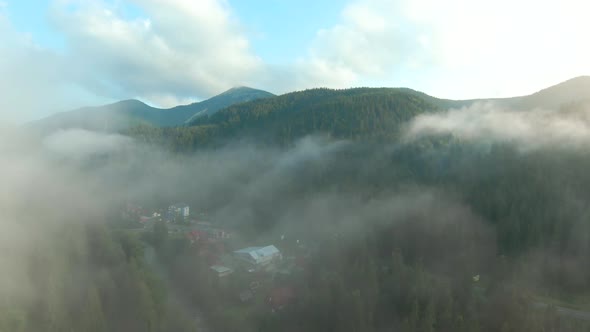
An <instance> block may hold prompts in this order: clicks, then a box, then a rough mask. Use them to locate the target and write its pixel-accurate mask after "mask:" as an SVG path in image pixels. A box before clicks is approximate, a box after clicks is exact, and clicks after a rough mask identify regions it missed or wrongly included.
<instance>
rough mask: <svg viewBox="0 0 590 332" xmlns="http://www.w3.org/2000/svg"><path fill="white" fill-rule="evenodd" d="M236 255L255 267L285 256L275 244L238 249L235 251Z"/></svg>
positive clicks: (238, 258)
mask: <svg viewBox="0 0 590 332" xmlns="http://www.w3.org/2000/svg"><path fill="white" fill-rule="evenodd" d="M234 257H235V258H236V259H237V260H239V261H241V262H244V263H247V264H249V265H252V266H254V267H261V266H266V265H269V264H271V263H272V262H275V261H277V260H281V259H282V258H283V256H282V255H281V252H280V251H279V249H277V247H275V246H273V245H270V246H266V247H248V248H244V249H240V250H236V251H234Z"/></svg>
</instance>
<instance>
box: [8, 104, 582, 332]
mask: <svg viewBox="0 0 590 332" xmlns="http://www.w3.org/2000/svg"><path fill="white" fill-rule="evenodd" d="M588 119H589V117H588V114H587V112H585V111H583V110H582V111H570V112H569V113H565V114H562V113H558V112H553V111H544V110H537V111H520V112H517V111H505V110H502V109H497V108H495V107H494V106H492V105H491V104H486V105H475V106H472V107H470V108H464V109H460V110H450V111H448V112H446V113H441V114H432V115H424V116H419V117H417V118H416V119H415V120H414V121H413V122H411V123H410V124H409V125H408V128H407V136H406V140H405V142H403V143H401V144H395V143H391V144H372V143H371V144H369V143H362V142H352V141H334V140H331V139H328V138H326V137H322V136H312V137H306V138H304V139H302V140H300V141H298V142H296V143H295V144H294V145H293V146H291V147H289V148H278V147H271V146H268V145H257V144H254V143H252V142H240V141H236V142H233V143H231V144H227V145H225V146H224V147H222V148H219V149H215V150H213V149H204V150H200V151H195V152H194V153H190V154H188V153H185V154H177V153H171V152H169V151H166V150H165V149H162V148H158V147H155V146H150V145H145V144H141V143H138V142H137V141H136V140H134V139H133V138H131V137H127V136H124V135H120V134H106V133H98V132H90V131H85V130H65V131H58V132H55V133H53V134H51V135H48V136H45V137H39V136H34V135H28V134H26V133H25V132H10V133H5V134H4V136H3V137H2V140H0V183H2V186H1V187H0V211H2V214H1V215H0V227H2V228H3V231H2V232H1V233H0V243H1V244H0V247H1V248H2V250H1V251H0V269H2V271H3V273H2V276H1V277H0V297H3V298H5V299H10V301H11V303H21V302H22V303H24V305H25V306H33V307H34V304H35V303H37V302H39V301H41V298H42V297H43V294H40V293H38V291H37V288H36V285H35V283H36V282H37V281H36V280H38V278H39V277H40V276H39V275H35V274H39V273H43V271H46V270H47V271H49V270H54V269H56V267H55V266H53V267H50V266H44V265H43V264H44V262H43V261H39V257H40V253H46V254H47V255H58V256H59V255H63V256H67V257H70V258H67V259H68V260H69V263H67V264H66V263H64V264H65V265H64V266H69V268H71V267H75V266H76V264H79V263H76V259H77V258H75V257H78V256H77V255H82V254H80V253H76V252H71V251H81V252H86V251H88V252H90V253H92V250H93V249H92V247H93V246H94V243H97V241H99V243H100V241H103V240H100V237H98V240H97V239H96V238H93V236H92V235H88V234H87V233H85V232H84V231H82V230H81V229H83V228H84V227H87V226H89V227H94V226H95V225H111V224H113V222H114V221H115V220H116V219H117V218H118V216H119V215H120V213H121V211H122V210H123V208H124V207H125V205H126V204H127V203H133V204H138V205H141V206H144V207H150V208H151V209H165V208H167V206H168V205H170V204H173V203H176V202H186V203H188V204H189V205H190V206H191V209H192V210H193V211H198V212H205V213H206V214H207V215H208V219H210V220H211V221H212V222H214V223H216V224H219V225H223V227H227V228H228V229H232V230H233V231H235V232H236V233H238V234H240V238H241V241H243V243H244V245H268V244H280V243H281V241H291V242H292V241H294V240H301V241H302V242H304V243H306V244H307V245H308V247H309V248H310V250H311V252H313V253H314V254H313V255H317V256H316V258H313V260H316V259H317V260H318V261H321V260H322V259H324V260H325V261H330V262H336V261H339V260H342V264H353V265H354V266H355V268H358V269H359V270H360V271H363V270H365V269H369V270H370V267H364V265H363V264H365V263H362V262H356V261H355V260H354V259H352V258H351V259H352V261H351V259H348V258H345V257H344V258H341V256H342V255H344V254H343V253H347V252H352V251H357V252H361V253H365V254H366V255H371V256H373V257H374V262H373V263H371V264H382V265H383V269H385V268H386V265H387V264H389V263H383V262H385V261H388V260H390V258H388V257H396V256H395V255H397V254H396V253H401V254H403V260H404V262H405V263H404V264H407V266H408V269H416V270H415V271H418V272H407V273H410V274H411V273H421V272H419V271H421V269H426V271H428V273H430V274H432V276H436V277H432V278H435V279H436V278H442V279H441V280H444V282H445V283H448V284H450V285H455V284H459V285H460V286H450V287H451V289H452V290H449V292H459V289H463V288H461V287H464V286H465V285H467V284H469V283H470V282H471V281H470V280H471V278H472V277H473V278H476V277H477V279H478V280H479V278H480V276H481V280H482V282H483V283H484V284H485V285H486V287H487V289H488V291H489V292H490V294H488V295H489V296H490V298H494V296H496V294H500V293H501V294H504V293H502V291H500V290H498V289H501V287H500V286H497V285H499V284H500V283H501V282H503V281H505V280H510V282H514V283H515V284H518V285H526V286H525V288H527V289H528V288H530V289H532V291H538V290H539V289H541V291H547V292H546V293H547V294H548V293H549V291H555V290H557V289H560V287H561V286H560V285H566V286H567V287H568V289H569V290H570V291H571V290H572V289H575V287H579V289H583V290H584V291H586V290H587V289H588V287H589V286H590V285H587V283H585V282H584V281H583V278H584V276H587V275H590V273H589V272H588V271H587V269H585V268H582V267H580V266H579V265H578V264H580V263H581V262H582V261H583V260H584V259H586V258H587V257H589V256H588V255H589V254H590V252H589V249H588V246H584V245H583V243H584V241H585V239H586V238H585V237H583V236H581V235H580V234H587V227H585V220H586V219H585V216H588V215H590V214H589V211H588V209H587V208H586V207H585V206H583V205H580V204H577V203H576V202H575V201H574V200H572V199H571V198H572V197H576V198H577V199H578V200H584V199H586V198H588V197H589V193H588V191H587V190H586V189H585V188H584V185H583V184H584V183H587V182H588V181H587V180H586V178H583V179H577V180H575V177H576V176H577V175H579V174H582V173H583V172H582V169H583V165H586V164H587V162H588V158H585V157H584V155H577V154H576V153H575V152H571V148H572V147H576V148H580V147H584V146H585V145H586V144H588V143H589V142H590V131H589V129H590V126H587V124H588V123H590V122H588ZM431 134H435V135H440V134H452V135H453V136H454V137H456V138H459V142H457V141H455V140H454V139H449V138H448V137H447V138H443V139H442V143H441V141H436V140H437V139H432V141H430V140H431V138H430V137H429V136H430V135H431ZM425 141H426V142H434V143H429V144H423V143H424V142H425ZM416 142H418V143H416ZM479 142H489V143H491V145H492V148H491V149H485V150H481V149H479V146H478V145H477V143H479ZM577 150H578V149H576V151H577ZM523 151H526V152H527V153H522V152H523ZM548 151H551V153H552V154H549V152H548ZM555 151H557V152H555ZM560 151H561V152H560ZM564 158H566V159H567V158H571V160H575V161H576V162H578V164H576V165H577V166H575V167H572V168H568V170H569V171H570V172H571V174H570V173H567V174H565V175H564V174H561V171H562V167H563V164H562V163H561V161H562V160H566V159H564ZM568 174H569V175H568ZM570 175H571V176H570ZM550 179H554V180H550ZM558 182H559V183H558ZM560 186H561V187H560ZM555 234H557V235H555ZM72 239H75V240H72ZM285 239H286V240H285ZM121 241H123V242H122V243H127V242H125V241H127V240H125V239H124V240H121ZM72 242H73V243H72ZM66 243H69V244H66ZM367 243H371V244H367ZM373 246H374V248H373ZM122 248H123V249H122V250H123V251H124V252H125V253H127V249H126V247H125V245H122ZM113 255H114V254H113ZM330 255H335V256H330ZM347 255H348V254H347ZM127 256H128V257H129V254H128V253H127ZM345 256H346V255H345ZM41 257H42V255H41ZM72 257H74V258H72ZM98 257H99V259H103V258H100V257H102V256H100V255H99V256H98ZM350 257H356V256H355V254H350ZM506 257H508V258H506ZM540 257H546V259H541V258H540ZM566 258H567V260H564V259H566ZM111 259H112V258H111ZM105 260H107V261H109V259H106V258H105ZM560 261H566V262H568V263H567V264H566V266H560V265H559V264H557V263H556V262H560ZM506 262H508V263H506ZM522 262H524V263H523V264H524V265H522V264H521V263H522ZM68 264H70V265H68ZM133 264H135V263H133ZM334 264H336V263H334ZM359 264H360V265H359ZM31 265H36V268H34V269H31ZM84 266H86V265H84ZM329 266H330V265H326V266H324V267H318V268H317V269H318V270H317V271H320V272H314V273H316V274H317V275H320V276H321V275H322V273H323V272H321V271H322V268H323V269H325V268H328V267H329ZM335 266H336V265H335ZM396 266H397V265H396ZM515 266H516V267H515ZM522 266H527V269H526V270H524V269H522V268H521V267H522ZM332 267H333V268H334V269H337V267H334V266H332ZM94 268H96V269H97V271H101V269H104V267H100V266H98V267H92V269H94ZM369 270H367V271H369ZM314 271H315V270H314ZM408 271H410V270H408ZM411 271H414V270H411ZM499 271H500V272H499ZM530 271H549V272H547V273H550V278H542V277H539V276H538V275H534V274H532V273H531V272H530ZM565 273H568V274H572V275H576V276H578V277H576V278H570V277H567V276H564V274H565ZM430 274H429V275H430ZM50 275H52V274H51V273H50ZM317 275H314V276H304V277H302V278H309V280H315V279H314V278H316V277H317ZM580 276H582V277H580ZM95 277H96V276H92V278H95ZM84 278H90V276H88V275H86V274H85V273H82V274H76V278H75V279H76V282H75V283H76V284H79V285H80V286H79V287H75V288H74V289H75V290H76V291H70V292H69V293H68V296H66V297H65V298H64V299H63V301H65V302H69V301H71V302H72V303H78V302H79V301H80V299H79V298H85V299H87V298H88V297H89V296H90V298H92V296H91V295H88V294H87V293H86V291H84V289H85V287H86V286H84V285H86V284H85V283H84V281H83V279H84ZM317 278H319V279H318V280H324V279H325V278H324V277H317ZM381 278H382V277H379V278H378V279H379V280H381ZM425 278H426V277H425ZM428 278H430V277H428ZM103 279H104V278H102V279H100V280H101V281H100V282H99V283H98V284H99V285H103V283H105V282H106V281H104V280H103ZM107 279H108V278H107ZM304 280H307V279H304ZM404 280H406V281H405V282H409V281H407V280H411V278H410V279H404ZM466 280H467V281H466ZM474 280H475V279H474ZM321 282H323V281H321ZM342 282H343V284H342V285H346V286H342V285H341V286H339V287H357V286H354V285H356V283H358V279H354V278H351V279H347V280H345V281H342ZM106 283H107V284H108V282H106ZM379 283H380V285H382V287H386V286H383V285H385V284H384V283H385V281H383V280H381V281H379ZM461 285H462V286H461ZM469 285H470V284H469ZM491 285H494V286H493V287H492V286H491ZM358 287H360V286H358ZM387 287H389V286H387ZM359 289H362V287H361V288H359ZM54 291H55V292H59V290H54ZM462 291H464V290H462ZM445 294H446V293H445ZM453 294H455V293H453ZM457 294H462V293H457ZM400 296H401V295H400ZM404 296H406V297H407V296H411V295H407V294H406V295H404ZM421 296H422V295H421ZM453 296H456V297H457V299H456V301H458V302H459V295H453ZM404 299H405V300H404V301H406V300H407V301H410V302H411V299H410V300H408V299H407V298H404ZM420 299H421V300H419V304H418V306H419V307H420V308H422V309H424V310H426V309H425V308H427V303H428V300H424V299H422V297H420ZM400 301H401V300H400ZM436 301H438V300H436ZM465 301H467V300H465ZM502 301H503V300H502ZM466 303H467V302H466ZM0 304H2V303H0ZM4 305H6V303H4ZM367 305H368V304H367ZM374 305H375V306H376V307H375V308H376V309H375V315H376V317H381V318H379V319H380V320H381V321H380V322H381V324H386V323H387V322H388V321H387V319H386V318H384V317H387V315H385V311H386V309H387V308H386V306H385V305H381V306H378V305H377V304H374ZM398 305H400V304H398ZM482 305H483V304H482ZM400 306H401V305H400ZM423 307H424V308H423ZM399 308H404V307H399ZM399 308H398V309H396V310H398V311H396V312H397V314H396V315H401V314H403V313H404V312H405V311H404V310H405V309H399ZM437 308H438V307H437ZM441 308H442V307H441ZM422 309H420V310H422ZM383 310H385V311H383ZM437 310H438V309H437ZM441 310H442V309H441ZM456 310H464V309H462V307H460V306H459V304H457V309H456ZM465 310H466V309H465ZM473 310H475V309H473ZM381 311H383V313H382V314H379V312H381ZM458 312H459V311H458ZM395 317H397V316H395ZM473 317H475V316H473ZM334 319H336V318H334ZM363 319H365V318H362V319H361V318H359V320H363ZM366 319H368V320H367V322H369V321H371V320H370V319H369V318H366ZM375 319H376V320H378V319H377V318H375ZM472 319H474V320H476V318H472ZM490 319H491V318H490ZM495 319H496V318H495ZM514 319H517V318H514ZM395 320H397V321H396V324H398V325H396V326H401V324H402V321H403V317H397V318H395ZM481 320H482V322H485V319H483V318H481ZM494 322H495V321H494ZM252 324H254V323H252ZM449 324H451V323H449ZM481 324H484V323H481ZM485 324H488V325H486V326H488V327H489V326H495V325H494V324H495V323H492V322H488V323H485ZM449 326H451V325H449ZM523 326H524V325H523ZM255 327H256V326H251V328H252V329H256V328H255ZM136 328H137V330H140V328H138V327H135V326H133V327H130V328H129V330H135V329H136ZM488 330H489V329H488Z"/></svg>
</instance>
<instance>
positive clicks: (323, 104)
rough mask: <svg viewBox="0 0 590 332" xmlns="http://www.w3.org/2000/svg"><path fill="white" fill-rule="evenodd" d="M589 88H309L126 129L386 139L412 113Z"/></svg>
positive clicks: (581, 96) (563, 95) (560, 98)
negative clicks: (479, 95)
mask: <svg viewBox="0 0 590 332" xmlns="http://www.w3.org/2000/svg"><path fill="white" fill-rule="evenodd" d="M589 93H590V77H579V78H575V79H572V80H569V81H566V82H564V83H561V84H558V85H555V86H552V87H549V88H547V89H544V90H542V91H539V92H537V93H534V94H532V95H529V96H523V97H514V98H504V99H475V100H447V99H439V98H435V97H432V96H429V95H427V94H425V93H422V92H418V91H415V90H411V89H407V88H353V89H345V90H333V89H325V88H321V89H310V90H305V91H298V92H292V93H287V94H284V95H281V96H277V97H275V98H267V99H260V100H255V101H251V102H247V103H241V104H236V105H232V106H230V107H227V108H225V109H222V110H220V111H218V112H216V113H214V114H213V115H209V116H200V117H197V118H196V119H193V120H192V121H191V122H190V127H186V128H173V129H163V130H162V129H150V128H146V127H138V128H133V129H132V130H131V131H130V132H129V133H130V134H131V135H133V136H136V137H139V138H141V139H143V140H145V141H148V142H152V143H153V142H159V143H163V144H164V145H168V146H171V147H172V148H173V149H174V150H190V149H193V148H198V147H203V146H210V145H211V144H215V143H219V142H224V141H227V140H231V139H233V138H236V137H240V138H250V139H256V140H261V141H265V142H268V143H272V144H279V145H285V144H287V145H288V144H290V143H292V142H294V141H296V140H297V139H299V138H301V137H304V136H307V135H310V134H320V135H328V136H331V137H334V138H341V139H352V140H357V139H370V140H383V139H386V140H390V139H394V138H396V137H397V136H398V135H399V129H400V126H401V125H402V124H403V123H405V122H407V121H408V120H410V119H412V118H413V117H415V116H416V115H419V114H424V113H430V112H438V111H443V110H447V109H449V108H457V107H462V106H468V105H471V104H473V103H475V102H490V101H491V102H494V103H496V104H499V105H504V106H508V107H510V108H515V109H534V108H539V107H540V108H560V107H562V106H566V105H569V104H572V103H576V102H581V101H584V100H586V99H587V98H588V95H589Z"/></svg>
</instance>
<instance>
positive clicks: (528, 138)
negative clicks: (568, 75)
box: [406, 103, 590, 150]
mask: <svg viewBox="0 0 590 332" xmlns="http://www.w3.org/2000/svg"><path fill="white" fill-rule="evenodd" d="M588 106H589V105H588V104H579V105H577V106H575V107H574V106H571V107H569V108H565V109H561V110H545V109H533V110H526V111H517V110H511V109H507V108H505V107H500V106H498V105H494V104H493V103H476V104H474V105H472V106H469V107H464V108H461V109H452V110H449V111H447V112H444V113H438V114H428V115H420V116H417V117H416V118H415V119H414V120H413V121H412V122H411V123H410V124H409V126H408V128H407V134H406V138H409V139H414V138H417V137H421V136H426V135H446V134H452V135H454V136H456V137H458V138H461V139H464V140H467V141H479V142H510V143H514V144H516V145H517V146H519V147H521V148H522V149H524V150H529V149H538V148H543V147H561V148H578V147H581V146H587V145H588V144H590V107H588Z"/></svg>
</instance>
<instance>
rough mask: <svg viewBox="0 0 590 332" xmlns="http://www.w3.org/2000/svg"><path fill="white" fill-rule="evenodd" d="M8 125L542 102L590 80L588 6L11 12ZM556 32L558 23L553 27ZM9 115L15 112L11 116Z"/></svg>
mask: <svg viewBox="0 0 590 332" xmlns="http://www.w3.org/2000/svg"><path fill="white" fill-rule="evenodd" d="M0 4H2V5H0V40H3V41H4V42H3V43H0V52H1V54H2V55H3V57H1V58H0V73H2V74H3V75H2V77H0V89H1V90H2V91H4V93H5V98H0V100H1V101H0V110H2V113H4V114H2V115H6V114H9V116H4V117H2V118H3V119H6V118H8V121H17V122H21V121H26V120H29V119H34V118H39V117H43V116H46V115H48V114H50V113H52V112H55V111H61V110H67V109H70V108H75V107H80V106H85V105H94V104H101V103H107V102H112V101H116V100H119V99H128V98H137V99H140V100H143V101H145V102H148V103H150V104H153V105H156V106H161V107H169V106H172V105H176V104H182V103H189V102H193V101H197V100H202V99H205V98H208V97H210V96H212V95H215V94H217V93H220V92H222V91H224V90H226V89H229V88H231V87H232V86H237V85H249V86H254V87H257V88H261V89H266V90H269V91H271V92H274V93H285V92H288V91H293V90H300V89H305V88H312V87H319V86H322V87H332V88H347V87H354V86H408V87H411V88H414V89H417V90H421V91H424V92H426V93H429V94H432V95H435V96H438V97H446V98H455V99H463V98H477V97H502V96H512V95H522V94H528V93H532V92H534V91H537V90H539V89H542V88H544V87H547V86H549V85H552V84H556V83H558V82H561V81H564V80H566V79H569V78H572V77H575V76H580V75H588V74H590V61H587V59H588V58H590V46H588V43H586V42H585V40H582V38H583V34H581V33H580V31H590V23H589V22H588V20H587V19H586V17H585V13H587V12H588V11H587V10H588V9H589V8H588V5H586V4H585V3H584V2H582V1H579V0H560V1H558V0H546V1H542V2H539V1H534V0H520V1H518V2H514V1H511V0H498V1H494V2H493V3H491V2H489V1H483V0H481V1H480V0H473V1H471V0H470V1H468V0H448V1H445V2H441V1H436V0H328V1H309V0H300V1H296V0H247V1H246V0H199V1H194V0H0ZM548 22H551V24H548ZM6 110H10V111H6Z"/></svg>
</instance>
